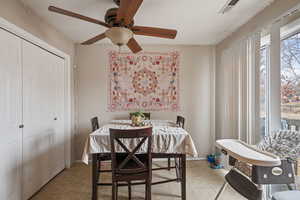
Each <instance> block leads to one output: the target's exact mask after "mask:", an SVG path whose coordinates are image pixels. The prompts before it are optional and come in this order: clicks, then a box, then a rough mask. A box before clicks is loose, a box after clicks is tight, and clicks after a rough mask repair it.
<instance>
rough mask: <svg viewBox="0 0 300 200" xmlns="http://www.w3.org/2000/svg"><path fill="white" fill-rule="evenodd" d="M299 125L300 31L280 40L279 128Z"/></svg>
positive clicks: (290, 127)
mask: <svg viewBox="0 0 300 200" xmlns="http://www.w3.org/2000/svg"><path fill="white" fill-rule="evenodd" d="M299 127H300V33H296V34H294V35H292V36H289V37H287V38H285V39H283V40H282V41H281V128H282V129H290V130H299Z"/></svg>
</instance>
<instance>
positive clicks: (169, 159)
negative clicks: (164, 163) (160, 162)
mask: <svg viewBox="0 0 300 200" xmlns="http://www.w3.org/2000/svg"><path fill="white" fill-rule="evenodd" d="M168 170H169V171H170V170H171V158H168Z"/></svg>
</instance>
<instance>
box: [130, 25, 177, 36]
mask: <svg viewBox="0 0 300 200" xmlns="http://www.w3.org/2000/svg"><path fill="white" fill-rule="evenodd" d="M131 30H132V31H133V33H134V34H136V35H145V36H151V37H161V38H168V39H174V38H175V37H176V35H177V31H176V30H173V29H164V28H155V27H145V26H134V27H132V29H131Z"/></svg>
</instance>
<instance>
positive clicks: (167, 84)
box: [108, 51, 179, 111]
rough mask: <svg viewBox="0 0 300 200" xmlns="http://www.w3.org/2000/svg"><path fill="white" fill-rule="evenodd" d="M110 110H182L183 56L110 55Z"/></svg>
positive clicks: (159, 54) (113, 52) (151, 54)
mask: <svg viewBox="0 0 300 200" xmlns="http://www.w3.org/2000/svg"><path fill="white" fill-rule="evenodd" d="M108 109H109V110H110V111H130V110H144V111H178V110H179V53H178V52H170V53H149V52H148V53H147V52H143V53H139V54H131V53H118V52H115V51H112V52H110V53H109V101H108Z"/></svg>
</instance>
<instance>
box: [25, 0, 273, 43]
mask: <svg viewBox="0 0 300 200" xmlns="http://www.w3.org/2000/svg"><path fill="white" fill-rule="evenodd" d="M21 1H22V2H23V3H24V4H25V5H26V6H28V7H30V8H31V9H32V10H33V11H34V12H35V13H36V14H37V15H39V16H41V17H42V18H44V19H45V20H46V21H48V22H49V23H50V24H52V25H53V26H55V27H56V28H57V29H58V30H60V31H61V32H63V33H64V34H65V35H66V36H68V37H69V38H70V39H72V40H73V41H75V42H78V43H79V42H82V41H85V40H87V39H90V38H91V37H93V36H95V35H97V34H100V33H102V32H104V31H105V30H106V28H105V27H102V26H98V25H95V24H90V23H88V22H84V21H80V20H77V19H73V18H70V17H66V16H62V15H59V14H55V13H51V12H49V11H48V9H47V8H48V6H49V5H54V6H57V7H61V8H64V9H67V10H71V11H73V12H77V13H80V14H83V15H86V16H89V17H93V18H96V19H100V20H101V21H104V15H105V12H106V10H107V9H108V8H112V7H115V4H114V3H113V0H21ZM227 1H228V0H144V2H143V4H142V6H141V7H140V9H139V11H138V13H137V14H136V16H135V25H142V26H154V27H162V28H172V29H177V30H178V35H177V38H176V39H175V40H168V39H160V38H153V37H144V36H136V39H137V40H138V41H139V42H140V43H142V44H189V45H198V44H216V43H218V42H220V41H222V40H223V39H224V38H226V37H227V36H229V35H230V34H231V33H232V32H234V31H235V30H237V29H238V27H240V26H241V25H243V24H244V23H246V22H247V21H248V20H249V19H251V18H252V17H253V16H255V15H256V14H257V13H258V12H259V11H261V10H262V9H264V8H265V7H266V6H267V5H269V4H270V3H271V2H273V1H274V0H240V2H239V3H238V4H237V5H236V7H234V8H233V9H232V10H230V11H229V12H228V13H225V14H220V13H219V11H220V10H221V8H222V7H223V6H224V4H225V3H226V2H227ZM101 42H102V43H107V42H109V40H108V39H104V40H103V41H101Z"/></svg>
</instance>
